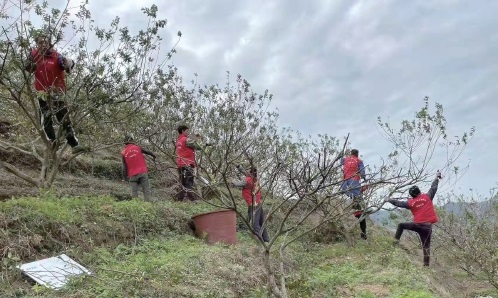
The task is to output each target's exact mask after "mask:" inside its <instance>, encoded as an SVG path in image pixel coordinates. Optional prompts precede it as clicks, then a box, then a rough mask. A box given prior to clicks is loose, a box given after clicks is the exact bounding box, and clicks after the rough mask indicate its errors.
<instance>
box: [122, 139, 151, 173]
mask: <svg viewBox="0 0 498 298" xmlns="http://www.w3.org/2000/svg"><path fill="white" fill-rule="evenodd" d="M121 156H122V157H123V160H124V162H125V163H126V174H127V175H128V177H132V176H135V175H138V174H145V173H147V165H146V163H145V158H144V155H143V153H142V148H140V146H137V145H135V144H127V145H126V146H125V148H124V149H123V151H121Z"/></svg>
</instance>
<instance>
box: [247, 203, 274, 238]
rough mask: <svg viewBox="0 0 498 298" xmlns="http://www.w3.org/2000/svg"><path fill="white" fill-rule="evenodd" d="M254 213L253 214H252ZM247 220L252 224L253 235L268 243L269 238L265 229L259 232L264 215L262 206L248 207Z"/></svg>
mask: <svg viewBox="0 0 498 298" xmlns="http://www.w3.org/2000/svg"><path fill="white" fill-rule="evenodd" d="M253 211H254V212H253ZM247 218H249V220H250V221H251V222H252V229H253V230H254V234H256V236H258V237H259V238H260V239H261V238H262V239H263V241H264V242H269V241H270V238H269V237H268V231H267V230H266V227H265V228H264V229H263V231H261V227H262V226H263V223H264V222H265V213H264V211H263V206H262V205H259V206H255V207H254V208H253V206H248V207H247Z"/></svg>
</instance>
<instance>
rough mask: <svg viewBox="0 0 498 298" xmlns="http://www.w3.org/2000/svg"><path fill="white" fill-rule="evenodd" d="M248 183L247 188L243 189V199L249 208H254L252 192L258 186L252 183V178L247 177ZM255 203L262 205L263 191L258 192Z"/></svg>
mask: <svg viewBox="0 0 498 298" xmlns="http://www.w3.org/2000/svg"><path fill="white" fill-rule="evenodd" d="M246 182H247V185H246V187H244V188H243V189H242V197H243V198H244V200H246V203H247V206H252V192H253V190H254V187H256V186H255V185H254V184H253V183H252V177H246ZM254 201H255V202H256V205H259V204H261V191H259V190H258V192H257V193H256V194H255V195H254Z"/></svg>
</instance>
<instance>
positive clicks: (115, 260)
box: [0, 193, 496, 297]
mask: <svg viewBox="0 0 498 298" xmlns="http://www.w3.org/2000/svg"><path fill="white" fill-rule="evenodd" d="M209 209H210V207H209V206H207V205H204V204H202V203H199V204H190V203H177V202H172V201H164V202H159V203H154V204H151V203H145V202H141V201H139V200H132V201H122V202H117V201H115V199H114V198H112V197H109V196H99V197H86V196H81V197H58V196H56V195H54V194H51V193H46V194H44V195H42V196H40V197H29V198H21V199H15V200H7V201H4V202H0V233H1V238H0V256H1V257H2V262H1V264H2V265H1V266H2V270H1V276H0V283H1V284H0V287H1V289H2V291H3V293H2V295H1V297H266V295H267V288H266V281H265V276H264V267H263V263H262V262H263V261H262V259H261V258H260V254H261V248H260V247H258V246H257V244H256V243H255V242H254V240H253V239H252V238H251V237H249V235H248V234H247V231H244V230H241V231H239V232H238V240H239V243H238V244H237V245H235V246H227V245H212V246H209V245H206V244H204V243H203V242H202V241H201V240H199V239H197V238H195V237H194V236H193V234H192V231H191V230H190V229H189V225H188V222H189V219H190V217H191V215H193V214H196V213H199V212H203V211H206V210H209ZM410 245H411V243H410V242H406V243H405V244H404V247H405V249H408V251H406V250H405V249H403V248H397V249H394V248H393V247H392V245H391V235H389V234H386V233H385V232H384V231H383V230H382V229H381V228H375V229H373V235H372V236H371V240H370V241H369V242H359V241H358V242H357V244H356V245H355V247H348V246H347V245H346V244H345V243H335V244H322V243H317V242H312V241H310V240H309V239H308V240H303V242H297V243H295V245H293V246H292V247H290V249H289V250H288V254H287V255H286V260H285V268H286V274H287V279H288V287H289V294H290V296H291V297H475V296H476V295H477V294H478V293H481V294H482V295H484V294H490V295H493V297H494V295H496V293H495V294H493V293H492V292H490V288H489V287H488V286H487V285H486V284H485V283H483V282H482V281H479V280H475V279H471V278H470V277H469V276H466V275H464V274H462V272H460V271H457V270H456V267H451V266H450V265H451V264H450V263H448V262H446V261H444V260H441V259H436V261H435V262H434V264H433V266H432V267H431V268H429V269H425V268H422V267H421V264H420V256H419V251H418V249H416V248H415V247H410ZM60 253H66V254H68V255H69V256H70V257H72V258H73V259H75V260H76V261H78V262H80V263H82V264H84V265H85V266H86V267H87V268H89V269H90V270H91V271H92V272H93V275H92V276H88V277H84V278H81V279H76V280H73V282H72V283H71V284H70V285H69V286H68V287H67V288H66V289H64V290H61V291H57V292H54V291H51V290H48V289H45V288H43V287H40V286H37V285H35V284H34V283H32V282H31V281H30V280H28V279H27V278H25V277H23V276H22V275H21V274H20V273H19V271H18V270H16V269H15V268H14V265H16V264H19V263H22V262H27V261H32V260H36V259H40V258H42V257H48V256H53V255H57V254H60Z"/></svg>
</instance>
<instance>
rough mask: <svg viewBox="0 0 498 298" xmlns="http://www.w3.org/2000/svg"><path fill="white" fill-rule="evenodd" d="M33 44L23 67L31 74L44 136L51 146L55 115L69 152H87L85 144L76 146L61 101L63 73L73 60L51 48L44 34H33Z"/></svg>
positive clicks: (69, 121)
mask: <svg viewBox="0 0 498 298" xmlns="http://www.w3.org/2000/svg"><path fill="white" fill-rule="evenodd" d="M36 44H37V47H36V48H35V49H33V50H32V51H31V53H30V54H29V59H28V63H27V65H26V67H25V70H26V71H28V72H32V73H34V77H35V89H36V91H37V92H38V103H39V105H40V112H41V118H42V125H43V130H44V131H45V134H46V135H47V138H48V139H49V140H50V141H51V142H52V144H54V145H55V144H56V142H55V141H56V135H55V131H54V126H53V119H52V118H53V115H54V114H55V117H56V118H57V121H59V122H60V123H62V128H63V129H64V134H65V137H66V140H67V143H68V144H69V146H71V148H72V152H73V154H77V153H81V152H85V151H88V150H89V148H88V147H83V146H80V144H79V141H78V139H77V138H76V136H75V133H74V130H73V127H72V124H71V120H70V119H69V115H68V109H67V106H66V104H65V102H64V95H65V93H66V80H65V73H68V74H69V73H70V72H71V70H72V69H73V68H74V61H73V60H71V59H69V58H66V57H64V56H62V55H61V54H59V53H58V52H57V51H55V50H54V49H53V47H52V44H51V43H50V40H49V38H48V36H46V35H43V34H40V35H38V36H36ZM54 147H55V148H56V147H57V146H54Z"/></svg>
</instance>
